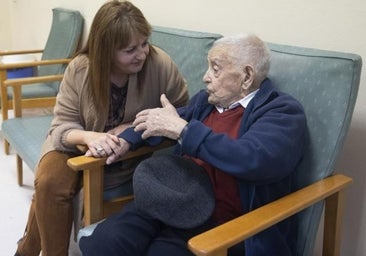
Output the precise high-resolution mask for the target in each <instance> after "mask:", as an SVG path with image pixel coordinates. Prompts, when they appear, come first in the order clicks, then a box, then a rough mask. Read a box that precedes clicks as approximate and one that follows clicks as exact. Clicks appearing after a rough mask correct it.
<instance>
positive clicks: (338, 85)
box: [69, 44, 362, 256]
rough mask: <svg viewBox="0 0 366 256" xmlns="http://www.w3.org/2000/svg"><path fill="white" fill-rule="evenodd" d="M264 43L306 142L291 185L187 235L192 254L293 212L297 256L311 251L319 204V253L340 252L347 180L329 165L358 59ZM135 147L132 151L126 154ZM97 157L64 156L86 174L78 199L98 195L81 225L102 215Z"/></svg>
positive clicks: (219, 252)
mask: <svg viewBox="0 0 366 256" xmlns="http://www.w3.org/2000/svg"><path fill="white" fill-rule="evenodd" d="M269 46H270V49H271V54H272V66H271V70H270V74H269V77H270V78H271V79H272V80H273V82H274V83H275V84H277V85H278V86H279V87H280V88H281V89H282V90H283V91H285V92H287V93H289V94H291V95H293V96H294V97H296V98H297V99H298V100H299V101H300V102H301V103H302V105H303V106H304V109H305V113H306V116H307V120H308V128H309V137H310V143H309V145H307V147H306V148H307V149H306V152H305V156H304V158H303V160H302V162H301V164H300V166H299V169H298V173H299V175H298V179H297V186H298V191H296V192H294V193H292V194H289V195H287V196H285V197H283V198H281V199H279V200H276V201H274V202H272V203H269V204H268V205H265V206H263V207H260V208H258V209H255V210H253V211H251V212H249V213H247V214H245V215H243V216H241V217H239V218H237V219H234V220H232V221H229V222H227V223H225V224H223V225H221V226H219V227H216V228H214V229H212V230H209V231H207V232H205V233H203V234H200V235H198V236H196V237H193V238H192V239H191V240H190V241H189V243H188V247H189V248H190V250H191V251H192V252H193V253H194V254H196V255H212V256H223V255H227V249H228V248H229V247H231V246H232V245H234V244H236V243H239V242H240V241H245V240H246V239H247V238H249V237H251V236H253V235H255V234H257V233H259V232H261V231H263V230H265V229H266V228H268V227H270V226H272V225H274V224H276V223H278V222H280V221H281V220H283V219H285V218H288V217H289V216H292V215H294V214H298V215H299V218H300V225H299V232H298V243H297V252H296V255H299V256H300V255H301V256H305V255H306V256H310V255H312V254H313V249H314V244H315V239H316V234H317V231H318V227H319V223H320V219H321V216H322V213H323V210H324V205H325V213H324V217H325V222H324V227H325V230H324V242H323V255H339V251H340V242H341V224H342V213H343V206H344V204H343V202H344V189H345V188H346V187H347V186H348V185H350V184H351V182H352V179H351V178H349V177H346V176H344V175H341V174H334V172H335V170H334V166H335V163H336V161H337V159H338V158H339V155H340V152H341V149H342V146H343V143H344V139H345V136H346V134H347V132H348V128H349V125H350V121H351V118H352V114H353V109H354V106H355V102H356V97H357V93H358V86H359V81H360V73H361V66H362V60H361V57H360V56H358V55H356V54H349V53H340V52H331V51H324V50H318V49H308V48H302V47H294V46H287V45H278V44H269ZM141 150H144V149H141ZM138 153H139V152H138V151H136V152H133V153H132V152H131V154H129V155H128V156H127V157H133V156H135V155H136V154H138ZM104 163H105V162H104V159H93V158H86V157H83V156H82V157H78V158H75V159H70V161H69V165H70V166H71V167H72V168H73V169H75V170H80V169H84V181H85V179H88V180H90V182H89V184H90V185H86V186H88V188H87V189H86V191H85V194H86V195H85V197H86V198H88V197H89V198H97V200H96V201H97V202H91V199H87V201H86V202H85V205H84V207H85V215H86V218H87V221H86V223H87V224H88V223H94V222H97V221H100V220H101V219H102V218H103V217H105V214H103V210H102V206H101V204H102V201H103V196H102V195H100V194H101V193H102V191H103V189H102V188H101V187H100V186H101V184H102V182H101V179H102V167H103V165H104ZM86 176H87V178H86ZM87 194H90V195H87ZM128 200H131V197H130V198H129V199H128ZM111 201H113V200H111ZM88 204H96V205H88ZM89 211H90V212H89ZM93 211H95V212H93ZM94 227H95V225H92V226H87V227H85V228H84V229H83V230H81V236H83V234H84V235H85V234H90V233H91V232H92V230H93V228H94ZM270 253H271V252H268V254H269V255H270Z"/></svg>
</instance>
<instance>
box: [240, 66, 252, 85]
mask: <svg viewBox="0 0 366 256" xmlns="http://www.w3.org/2000/svg"><path fill="white" fill-rule="evenodd" d="M243 73H244V76H243V81H242V88H243V89H244V90H248V89H249V88H250V87H251V86H252V85H253V84H254V68H253V66H251V65H246V66H245V67H244V68H243Z"/></svg>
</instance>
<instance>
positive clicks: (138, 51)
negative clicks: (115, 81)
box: [112, 36, 149, 74]
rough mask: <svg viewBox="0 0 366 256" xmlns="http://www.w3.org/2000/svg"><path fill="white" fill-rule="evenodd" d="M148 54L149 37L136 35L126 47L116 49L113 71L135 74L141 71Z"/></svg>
mask: <svg viewBox="0 0 366 256" xmlns="http://www.w3.org/2000/svg"><path fill="white" fill-rule="evenodd" d="M148 54H149V43H148V38H147V37H142V36H136V37H134V38H132V40H131V42H130V44H129V45H128V46H127V47H126V48H124V49H120V50H116V51H115V55H114V59H113V71H112V72H118V73H124V74H135V73H137V72H139V71H141V69H142V67H143V65H144V63H145V60H146V57H147V55H148Z"/></svg>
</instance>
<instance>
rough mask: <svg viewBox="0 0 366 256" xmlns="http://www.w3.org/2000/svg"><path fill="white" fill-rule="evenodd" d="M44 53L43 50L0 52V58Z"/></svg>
mask: <svg viewBox="0 0 366 256" xmlns="http://www.w3.org/2000/svg"><path fill="white" fill-rule="evenodd" d="M42 52H43V49H35V50H18V51H0V56H5V55H19V54H32V53H42Z"/></svg>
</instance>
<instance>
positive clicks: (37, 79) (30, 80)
mask: <svg viewBox="0 0 366 256" xmlns="http://www.w3.org/2000/svg"><path fill="white" fill-rule="evenodd" d="M63 77H64V75H50V76H34V77H24V78H14V79H7V80H5V81H4V83H3V86H5V87H8V86H13V87H15V86H22V85H27V84H34V83H46V82H53V81H61V80H62V78H63Z"/></svg>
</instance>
